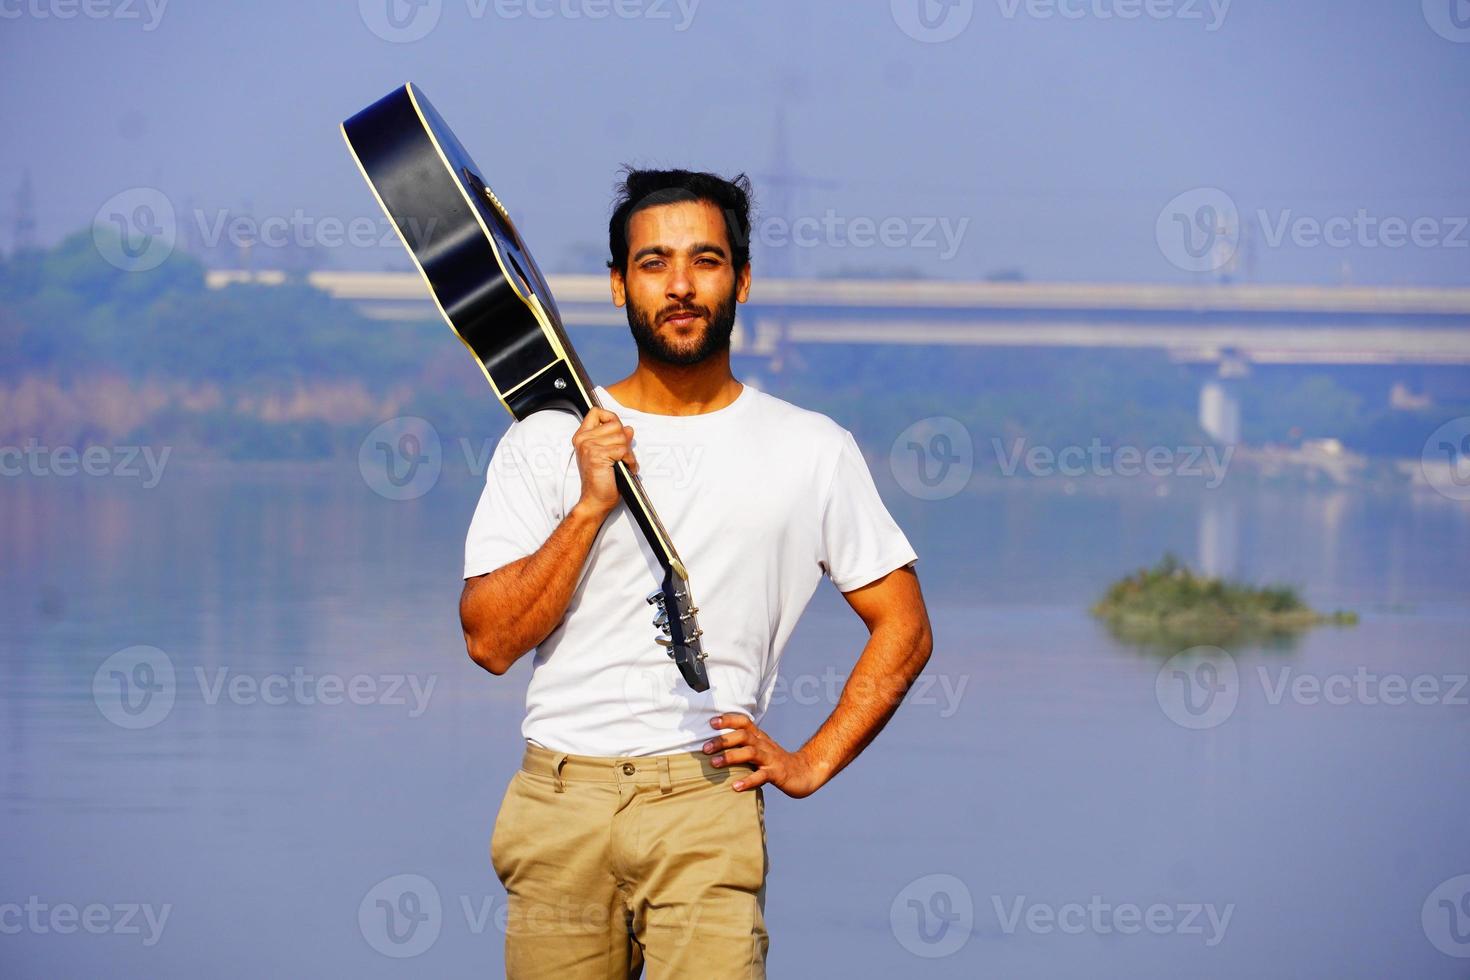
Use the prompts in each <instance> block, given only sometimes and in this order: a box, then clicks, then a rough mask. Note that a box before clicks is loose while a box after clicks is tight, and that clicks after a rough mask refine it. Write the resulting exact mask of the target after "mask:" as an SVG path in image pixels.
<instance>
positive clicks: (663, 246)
mask: <svg viewBox="0 0 1470 980" xmlns="http://www.w3.org/2000/svg"><path fill="white" fill-rule="evenodd" d="M732 254H733V253H732V251H731V248H730V242H729V237H728V235H727V233H726V230H725V219H724V216H723V215H722V214H721V213H720V209H719V208H718V207H716V206H715V205H714V204H713V203H711V202H709V201H683V202H680V203H677V204H660V205H657V206H655V207H651V208H644V209H643V210H641V211H638V212H637V213H635V214H634V215H633V217H632V219H631V220H630V221H629V222H628V271H627V274H626V275H622V274H620V271H619V270H617V269H613V270H611V272H612V292H613V302H614V303H616V304H617V305H618V306H624V305H626V306H627V311H628V326H629V328H630V329H631V330H632V331H633V340H634V341H635V342H636V343H637V344H638V349H639V350H640V351H641V352H642V353H643V354H644V355H646V356H648V357H651V358H653V359H655V360H658V361H662V362H664V363H666V364H698V363H699V362H700V361H702V360H704V359H705V358H706V357H709V356H710V355H711V354H714V353H717V352H719V351H722V350H726V349H728V348H729V346H730V332H731V330H732V329H733V328H734V326H735V304H736V302H741V303H743V302H745V299H746V297H747V296H748V295H749V294H750V267H749V266H748V265H747V266H746V267H745V268H744V269H742V270H741V271H740V273H739V275H737V274H736V273H735V267H734V265H733V264H732V261H731V258H732Z"/></svg>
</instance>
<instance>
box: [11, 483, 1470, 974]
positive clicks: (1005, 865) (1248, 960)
mask: <svg viewBox="0 0 1470 980" xmlns="http://www.w3.org/2000/svg"><path fill="white" fill-rule="evenodd" d="M879 476H880V486H881V487H882V489H883V491H884V494H885V498H886V499H887V500H888V501H889V502H890V506H891V508H892V509H893V511H894V513H895V516H896V517H897V518H898V519H899V521H900V523H902V524H903V526H904V527H905V529H906V530H908V532H909V535H910V538H911V540H912V541H913V542H914V544H915V547H916V549H917V550H918V552H919V555H920V561H919V570H920V574H921V578H922V581H923V583H924V587H925V591H926V595H927V596H928V599H929V602H930V607H931V612H932V616H933V621H934V626H935V630H936V636H937V647H936V653H935V657H934V660H933V661H932V663H931V666H930V670H929V675H930V677H931V678H932V683H931V684H930V685H929V686H927V687H926V688H923V689H916V690H915V692H914V694H913V696H912V699H911V702H910V703H909V704H906V705H905V706H904V707H903V708H902V709H901V710H900V712H899V714H898V715H897V716H896V718H895V719H894V721H893V722H892V723H891V724H890V726H889V727H888V729H887V730H886V731H885V732H884V733H883V734H882V735H881V736H880V737H879V739H878V741H877V742H876V743H874V745H873V746H872V747H871V748H870V749H869V750H868V751H867V753H866V754H865V755H864V756H863V757H862V758H861V759H859V760H858V762H857V763H856V764H854V766H853V767H851V768H850V769H849V770H848V771H846V772H845V773H843V774H842V775H841V776H840V777H838V779H837V780H836V781H835V782H833V783H832V784H830V785H829V786H827V787H826V788H825V789H823V790H822V791H821V792H820V793H818V794H817V795H816V796H814V797H812V798H810V799H807V800H802V801H792V800H788V799H786V798H785V797H783V796H781V795H780V794H779V792H776V791H771V794H770V795H769V796H768V813H767V816H768V830H769V836H770V850H771V862H772V865H771V875H770V879H769V897H768V902H767V917H768V921H769V924H770V928H771V934H772V944H771V959H770V969H771V974H772V976H775V977H806V976H830V975H845V976H857V977H894V976H902V977H907V976H936V977H974V976H995V977H1047V978H1052V977H1063V976H1067V977H1073V976H1075V977H1115V976H1116V977H1135V978H1136V977H1178V976H1197V977H1243V976H1250V977H1305V976H1312V977H1383V976H1416V977H1464V976H1466V975H1467V974H1470V960H1467V959H1463V958H1457V957H1452V956H1451V955H1448V954H1449V953H1458V954H1459V956H1461V957H1463V956H1466V955H1470V897H1467V895H1470V879H1462V880H1459V881H1456V880H1454V879H1455V878H1456V876H1459V875H1467V874H1470V833H1467V823H1470V820H1467V818H1470V752H1467V749H1470V707H1467V705H1466V701H1467V699H1470V690H1466V689H1463V688H1461V687H1459V684H1460V683H1461V681H1460V680H1457V678H1463V677H1464V675H1466V674H1467V673H1470V643H1467V642H1466V639H1467V626H1470V601H1467V597H1470V589H1467V588H1466V586H1467V584H1470V507H1467V506H1465V505H1462V504H1455V503H1452V502H1450V501H1448V500H1445V499H1442V498H1439V497H1436V496H1433V495H1421V496H1410V495H1407V494H1405V495H1403V496H1395V497H1383V496H1371V495H1366V494H1359V493H1354V492H1347V493H1329V492H1323V491H1309V490H1282V489H1274V490H1269V491H1266V490H1260V489H1257V488H1254V487H1251V486H1241V485H1237V484H1236V483H1234V482H1227V483H1226V485H1225V486H1224V487H1223V488H1221V489H1219V490H1216V491H1213V492H1207V491H1204V490H1202V489H1199V488H1197V487H1195V486H1191V485H1188V484H1184V483H1180V484H1177V485H1174V486H1171V487H1168V488H1167V489H1168V490H1169V491H1170V492H1169V493H1168V494H1167V495H1164V496H1159V495H1158V494H1157V493H1156V492H1155V490H1154V489H1153V485H1152V484H1148V485H1144V484H1129V483H1126V482H1121V481H1120V482H1114V483H1108V482H1104V483H1103V484H1101V485H1100V486H1099V487H1097V488H1082V489H1079V490H1077V492H1074V493H1067V492H1065V488H1064V487H1063V486H1062V484H1061V483H1060V482H1057V481H1045V480H1043V481H1034V482H1030V483H1023V482H1019V481H997V482H996V483H995V484H994V485H980V486H978V487H977V490H976V492H975V493H973V494H971V495H968V496H962V497H956V498H952V499H949V500H945V501H941V502H922V501H918V500H914V499H912V498H909V497H907V496H906V495H905V494H904V493H903V492H902V491H901V490H899V489H898V488H897V487H896V486H894V485H893V484H892V482H891V481H889V480H887V479H886V478H885V476H886V475H885V474H882V473H880V474H879ZM1232 481H1233V478H1232ZM478 489H479V482H478V478H475V477H471V476H469V475H467V474H464V473H462V472H452V471H451V469H446V471H445V473H444V475H443V476H442V478H441V479H440V480H439V482H438V484H437V485H436V486H435V487H434V488H433V489H432V490H431V491H430V492H428V493H427V494H426V495H424V496H422V497H419V498H418V499H415V500H409V501H392V500H387V499H384V498H383V497H382V496H380V495H378V494H376V493H374V492H373V491H372V490H371V489H370V488H369V487H368V485H367V483H366V482H365V481H364V480H363V478H362V477H361V476H360V474H359V472H358V468H357V465H356V461H347V462H345V463H343V464H340V465H332V466H327V467H321V468H311V469H303V468H299V467H271V466H254V467H242V466H228V467H214V468H204V469H201V468H190V467H188V466H187V465H185V464H184V463H183V462H179V461H175V462H172V463H171V464H170V466H169V468H168V470H167V472H166V474H165V476H164V478H163V480H162V482H161V483H160V484H159V485H158V486H157V487H156V488H153V489H146V488H144V487H142V486H140V485H139V481H138V480H126V479H121V478H116V477H77V478H70V479H60V478H55V477H52V478H25V479H23V480H15V479H11V480H7V481H4V482H0V549H3V558H0V615H3V621H4V623H5V625H6V627H7V628H6V629H5V630H4V631H3V634H0V677H3V686H0V733H3V738H4V746H5V751H4V757H3V763H0V772H3V778H4V783H3V787H0V790H3V804H0V807H3V813H4V830H5V833H4V841H5V845H4V875H3V890H0V903H9V904H7V905H6V906H5V908H3V909H0V929H3V932H0V962H3V964H4V967H3V972H4V974H5V975H6V976H14V977H21V976H25V977H58V976H102V975H106V976H132V977H161V976H180V977H182V976H198V975H209V976H212V977H217V978H224V977H259V976H352V977H368V976H390V975H391V976H426V977H472V976H473V977H484V976H495V975H499V974H500V972H501V945H500V944H501V938H502V937H501V933H500V932H499V931H498V928H497V924H498V922H499V921H500V920H499V919H498V918H497V913H498V912H500V911H501V910H503V907H504V895H503V892H502V891H501V889H500V886H499V883H498V882H497V881H496V879H495V877H494V875H493V872H492V871H491V868H490V864H489V858H488V843H489V837H490V830H491V826H492V823H493V821H494V818H495V812H496V808H497V806H498V804H499V801H500V796H501V793H502V791H503V789H504V787H505V784H506V781H507V780H508V779H509V778H510V775H511V773H512V772H513V770H514V768H515V767H516V765H517V764H518V760H519V752H520V742H519V734H518V728H519V721H520V712H521V698H522V695H523V691H524V687H525V683H526V680H527V677H528V666H529V665H528V663H526V662H523V663H522V664H520V665H518V667H517V668H516V670H515V671H514V672H513V673H512V674H510V675H508V676H506V677H501V678H495V677H492V676H490V675H488V674H485V673H483V672H482V671H480V670H479V669H478V668H476V667H475V666H473V665H472V664H471V663H470V662H469V660H468V659H467V658H466V657H465V655H464V652H463V647H462V644H461V639H460V636H459V632H458V623H457V616H456V601H457V598H458V593H459V562H460V555H461V546H462V541H463V534H464V530H465V526H466V524H467V522H468V520H469V516H470V513H471V511H472V509H473V506H474V500H475V496H476V494H477V493H478ZM1165 549H1173V550H1175V551H1176V552H1178V553H1179V554H1180V555H1181V556H1182V557H1184V558H1186V559H1188V560H1190V561H1191V562H1195V563H1202V564H1204V565H1205V566H1207V567H1210V568H1212V569H1214V570H1217V571H1222V572H1228V573H1231V574H1236V575H1240V576H1244V577H1247V578H1251V579H1254V580H1261V581H1264V580H1272V581H1276V580H1280V581H1287V582H1292V583H1296V584H1298V585H1300V586H1301V587H1302V588H1303V589H1304V591H1305V593H1306V595H1307V597H1308V599H1309V601H1311V602H1312V603H1313V604H1314V605H1317V606H1319V607H1324V608H1337V607H1345V608H1353V609H1356V610H1358V611H1359V612H1360V613H1361V614H1362V623H1361V625H1359V626H1358V627H1356V628H1353V629H1343V630H1337V629H1323V630H1319V631H1317V632H1314V633H1312V634H1311V635H1309V636H1307V637H1306V638H1304V639H1303V640H1302V641H1301V642H1300V643H1298V644H1297V645H1296V646H1295V647H1294V648H1291V649H1286V650H1273V651H1263V650H1259V649H1239V650H1233V651H1230V653H1231V654H1233V657H1224V656H1221V655H1216V656H1215V657H1214V658H1213V659H1211V658H1205V659H1204V660H1201V661H1195V660H1188V661H1187V662H1179V661H1175V662H1172V663H1171V664H1170V665H1169V666H1167V667H1165V668H1164V670H1163V671H1162V675H1161V666H1162V665H1163V664H1164V657H1162V656H1157V655H1147V654H1141V653H1138V652H1135V651H1132V650H1129V649H1127V648H1125V647H1123V646H1120V645H1119V644H1117V643H1115V642H1114V641H1113V640H1112V639H1110V638H1109V636H1108V635H1107V634H1106V632H1105V631H1103V630H1102V629H1100V628H1099V627H1098V626H1097V625H1096V624H1094V623H1093V622H1092V621H1091V620H1090V619H1089V618H1088V616H1087V615H1086V612H1085V609H1086V605H1087V603H1088V602H1089V601H1091V600H1092V599H1093V598H1094V597H1095V596H1096V595H1097V593H1098V592H1099V591H1100V590H1101V589H1102V588H1103V586H1104V585H1105V584H1106V583H1107V582H1108V581H1109V580H1110V579H1111V578H1113V577H1114V576H1116V575H1117V574H1119V573H1121V572H1123V571H1125V570H1128V569H1131V568H1133V567H1136V566H1139V565H1143V564H1148V563H1152V562H1153V561H1155V560H1157V558H1158V557H1159V556H1160V555H1161V554H1162V552H1163V551H1164V550H1165ZM864 635H865V634H864V631H863V629H862V626H861V623H860V622H859V621H858V620H857V619H856V617H854V616H853V615H852V614H851V612H850V611H849V610H848V609H847V607H846V605H845V603H843V601H842V599H841V596H840V595H839V594H838V593H836V592H835V590H833V589H832V587H831V585H830V584H824V585H823V587H822V589H821V590H820V591H819V592H818V596H817V598H816V599H815V600H814V601H813V604H812V606H811V608H810V609H809V610H808V613H807V615H806V618H805V619H804V620H803V622H802V625H801V627H800V628H799V630H798V632H797V634H796V637H795V639H794V640H793V641H792V645H791V648H790V649H789V651H788V653H787V658H786V662H785V669H784V671H783V676H785V677H787V678H788V679H789V680H790V681H791V683H790V685H789V687H787V688H786V689H785V691H786V693H785V694H783V695H782V696H781V697H780V698H779V703H778V704H777V706H776V707H775V708H774V709H773V711H772V714H771V715H770V716H769V717H768V719H767V722H768V727H769V728H770V729H771V730H772V731H773V732H774V733H775V735H776V736H777V737H778V738H779V739H781V740H783V741H784V742H785V744H787V745H788V746H794V744H796V743H799V742H800V740H801V739H802V738H803V737H805V736H806V735H807V734H809V733H810V732H811V731H812V730H813V729H814V728H815V726H816V725H817V724H818V723H819V722H820V720H821V719H822V718H823V717H825V715H826V713H827V712H828V711H829V710H830V707H831V704H830V698H829V696H828V693H827V692H828V691H829V690H832V689H835V688H834V686H835V685H836V684H839V683H840V680H841V677H842V675H843V673H844V672H845V670H846V667H847V665H849V664H850V663H851V662H852V660H853V659H854V658H855V656H856V655H857V652H858V651H859V650H860V648H861V644H862V641H863V639H864ZM109 658H111V659H109ZM170 670H171V671H172V677H171V678H170V677H169V676H168V672H169V671H170ZM1232 670H1233V671H1234V673H1233V674H1232V673H1231V671H1232ZM1263 672H1264V673H1263ZM1394 678H1397V679H1398V680H1397V681H1395V680H1394ZM124 683H126V684H127V685H128V690H129V691H131V692H133V694H131V695H130V696H129V698H128V699H127V700H122V699H121V693H122V691H123V686H122V685H123V684H124ZM1396 683H1397V684H1402V685H1404V686H1406V687H1408V688H1409V689H1410V690H1413V691H1417V694H1418V697H1417V699H1416V698H1415V697H1413V696H1412V695H1406V694H1404V693H1403V689H1402V688H1399V687H1395V686H1394V685H1395V684H1396ZM334 684H336V685H340V686H337V687H334V686H332V685H334ZM1415 684H1417V685H1418V687H1417V688H1414V687H1413V685H1415ZM431 685H432V686H431ZM1324 691H1325V692H1326V693H1325V694H1324V693H1323V692H1324ZM149 692H151V694H150V693H149ZM1314 692H1315V693H1314ZM1394 700H1398V701H1403V702H1405V703H1398V704H1393V703H1385V701H1394ZM399 876H409V877H399ZM380 903H381V904H380ZM150 916H151V918H150ZM165 916H166V918H165ZM1446 951H1447V952H1446ZM390 954H398V955H390ZM402 954H411V955H402ZM939 954H944V955H939Z"/></svg>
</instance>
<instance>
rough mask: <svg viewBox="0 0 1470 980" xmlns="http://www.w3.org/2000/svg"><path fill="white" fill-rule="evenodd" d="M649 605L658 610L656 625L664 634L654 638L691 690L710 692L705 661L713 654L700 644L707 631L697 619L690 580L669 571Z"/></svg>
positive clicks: (654, 623)
mask: <svg viewBox="0 0 1470 980" xmlns="http://www.w3.org/2000/svg"><path fill="white" fill-rule="evenodd" d="M648 602H649V603H650V604H651V605H654V606H656V607H657V609H658V615H657V616H655V617H654V620H653V625H655V626H657V627H658V628H659V633H660V635H656V636H655V637H654V642H656V643H657V644H658V645H659V646H661V647H663V648H664V651H665V652H666V653H668V655H669V657H670V658H672V659H673V661H674V664H675V666H677V667H678V668H679V673H680V674H682V675H683V676H684V680H685V681H687V682H688V684H689V686H690V687H692V688H694V690H696V691H708V690H709V675H708V674H707V673H706V672H705V669H704V662H705V660H706V659H708V657H709V654H707V653H705V652H704V650H703V649H702V648H701V646H700V643H699V637H700V635H701V634H702V633H703V632H704V630H702V629H700V628H699V621H698V620H697V619H695V618H694V614H695V613H697V612H699V607H698V606H696V605H695V604H694V600H693V598H692V597H691V596H690V594H689V581H688V580H687V579H685V578H684V577H683V576H682V575H680V574H679V573H678V572H677V571H675V570H674V569H672V568H669V569H665V571H664V581H663V585H661V586H659V587H658V588H656V589H654V590H653V591H652V592H650V593H649V594H648Z"/></svg>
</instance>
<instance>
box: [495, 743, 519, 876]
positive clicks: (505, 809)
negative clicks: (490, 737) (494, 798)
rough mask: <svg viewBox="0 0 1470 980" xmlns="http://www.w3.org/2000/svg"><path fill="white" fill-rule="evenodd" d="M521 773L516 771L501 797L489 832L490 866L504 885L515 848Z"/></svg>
mask: <svg viewBox="0 0 1470 980" xmlns="http://www.w3.org/2000/svg"><path fill="white" fill-rule="evenodd" d="M520 790H521V771H520V770H519V769H517V770H516V772H515V775H513V776H511V777H510V782H509V783H508V784H507V785H506V787H505V792H504V793H503V794H502V795H501V799H500V809H499V810H498V811H497V812H496V814H495V827H494V829H493V830H491V832H490V866H491V867H492V868H494V869H495V876H496V877H497V878H499V879H500V882H501V884H505V882H506V879H507V877H508V876H509V873H510V858H511V852H512V851H513V849H514V847H515V839H516V834H517V832H518V831H517V827H516V824H517V820H516V817H517V815H518V811H519V809H520V802H521V799H520V796H521V792H520Z"/></svg>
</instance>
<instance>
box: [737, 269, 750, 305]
mask: <svg viewBox="0 0 1470 980" xmlns="http://www.w3.org/2000/svg"><path fill="white" fill-rule="evenodd" d="M749 296H750V263H749V262H748V261H747V262H746V263H745V268H743V269H741V270H740V275H739V276H737V277H736V278H735V300H736V302H740V303H744V302H745V301H746V299H747V298H748V297H749Z"/></svg>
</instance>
